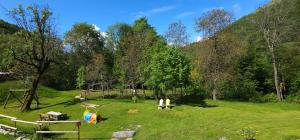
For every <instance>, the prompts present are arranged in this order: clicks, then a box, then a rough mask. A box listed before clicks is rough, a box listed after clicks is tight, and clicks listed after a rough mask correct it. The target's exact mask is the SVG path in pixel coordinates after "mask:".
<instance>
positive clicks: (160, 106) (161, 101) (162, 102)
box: [158, 98, 164, 109]
mask: <svg viewBox="0 0 300 140" xmlns="http://www.w3.org/2000/svg"><path fill="white" fill-rule="evenodd" d="M163 107H164V100H163V99H162V98H160V100H159V106H158V109H163Z"/></svg>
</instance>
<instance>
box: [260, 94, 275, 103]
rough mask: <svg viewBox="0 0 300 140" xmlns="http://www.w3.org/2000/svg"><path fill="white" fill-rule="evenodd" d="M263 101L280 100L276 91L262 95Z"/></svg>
mask: <svg viewBox="0 0 300 140" xmlns="http://www.w3.org/2000/svg"><path fill="white" fill-rule="evenodd" d="M262 101H263V102H273V103H275V102H278V99H277V96H276V94H275V93H269V94H266V95H264V96H263V97H262Z"/></svg>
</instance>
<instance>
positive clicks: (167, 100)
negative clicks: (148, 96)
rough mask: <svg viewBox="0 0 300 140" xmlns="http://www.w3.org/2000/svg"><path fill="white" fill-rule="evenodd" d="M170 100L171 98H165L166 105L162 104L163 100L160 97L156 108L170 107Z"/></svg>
mask: <svg viewBox="0 0 300 140" xmlns="http://www.w3.org/2000/svg"><path fill="white" fill-rule="evenodd" d="M170 102H171V100H170V99H168V98H167V99H166V106H164V100H163V99H162V98H160V100H159V104H158V109H163V108H166V109H170V107H171V104H170Z"/></svg>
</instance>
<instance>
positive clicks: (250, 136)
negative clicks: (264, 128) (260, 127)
mask: <svg viewBox="0 0 300 140" xmlns="http://www.w3.org/2000/svg"><path fill="white" fill-rule="evenodd" d="M239 133H240V135H241V136H242V137H243V138H244V139H245V140H255V136H256V134H257V131H256V130H255V129H253V128H251V127H245V128H242V129H241V130H240V131H239Z"/></svg>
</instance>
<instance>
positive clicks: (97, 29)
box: [92, 24, 107, 38]
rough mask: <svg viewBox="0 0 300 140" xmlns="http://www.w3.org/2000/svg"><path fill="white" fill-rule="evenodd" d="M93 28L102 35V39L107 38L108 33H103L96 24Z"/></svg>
mask: <svg viewBox="0 0 300 140" xmlns="http://www.w3.org/2000/svg"><path fill="white" fill-rule="evenodd" d="M92 25H93V26H94V29H95V30H96V31H98V32H100V34H101V36H102V37H104V38H105V37H107V33H106V32H101V28H100V27H98V26H97V25H96V24H92Z"/></svg>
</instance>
